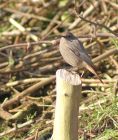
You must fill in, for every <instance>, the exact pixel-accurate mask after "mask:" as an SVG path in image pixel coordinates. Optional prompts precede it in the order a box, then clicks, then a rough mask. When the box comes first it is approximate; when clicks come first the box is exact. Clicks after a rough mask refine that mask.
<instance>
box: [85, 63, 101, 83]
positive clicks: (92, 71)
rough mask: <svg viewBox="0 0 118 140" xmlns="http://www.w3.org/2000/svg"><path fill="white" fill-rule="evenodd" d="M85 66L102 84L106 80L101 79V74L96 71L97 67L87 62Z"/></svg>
mask: <svg viewBox="0 0 118 140" xmlns="http://www.w3.org/2000/svg"><path fill="white" fill-rule="evenodd" d="M85 67H86V68H87V69H88V70H89V71H90V72H91V73H93V74H94V75H95V76H96V77H97V78H98V79H99V80H100V82H101V83H102V84H104V82H103V81H102V80H101V78H100V77H99V75H98V74H97V72H96V71H95V68H94V67H93V66H89V65H88V64H87V63H85Z"/></svg>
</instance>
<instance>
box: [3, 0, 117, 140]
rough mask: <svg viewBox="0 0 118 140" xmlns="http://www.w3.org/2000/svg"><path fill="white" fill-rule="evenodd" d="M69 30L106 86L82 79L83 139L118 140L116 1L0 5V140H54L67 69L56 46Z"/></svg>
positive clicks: (18, 0) (28, 0) (35, 0)
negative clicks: (58, 87)
mask: <svg viewBox="0 0 118 140" xmlns="http://www.w3.org/2000/svg"><path fill="white" fill-rule="evenodd" d="M67 30H69V31H71V32H72V33H73V34H74V35H75V36H77V37H78V38H79V40H81V41H82V42H83V45H84V46H85V48H86V49H87V51H88V53H89V54H90V57H91V58H92V59H93V62H94V63H95V65H96V67H97V71H98V73H99V76H100V77H101V79H102V80H103V81H104V84H101V83H100V82H99V80H98V79H97V78H96V77H95V76H94V75H93V74H91V73H89V72H85V73H84V75H83V77H82V101H81V106H80V114H79V116H78V117H79V119H80V127H79V130H78V134H79V139H80V140H117V139H118V1H117V0H97V1H96V0H76V1H74V0H8V1H6V0H0V104H1V105H0V140H23V139H25V140H34V139H36V138H37V139H38V138H40V140H47V139H49V138H50V137H51V135H52V130H53V120H54V109H55V99H56V91H55V73H56V70H57V69H60V68H66V67H69V65H68V64H66V63H65V61H64V60H63V58H62V56H61V55H60V52H59V47H58V46H59V40H60V38H61V35H63V33H65V31H67ZM82 73H83V71H82V72H81V71H80V74H82Z"/></svg>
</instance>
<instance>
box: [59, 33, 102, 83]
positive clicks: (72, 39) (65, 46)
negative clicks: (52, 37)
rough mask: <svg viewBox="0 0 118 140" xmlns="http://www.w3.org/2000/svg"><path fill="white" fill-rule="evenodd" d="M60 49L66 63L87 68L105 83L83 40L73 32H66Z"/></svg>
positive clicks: (79, 67) (61, 40)
mask: <svg viewBox="0 0 118 140" xmlns="http://www.w3.org/2000/svg"><path fill="white" fill-rule="evenodd" d="M59 51H60V53H61V55H62V57H63V59H64V60H65V62H66V63H68V64H69V65H71V66H72V67H73V68H78V69H82V68H86V69H87V70H89V71H90V72H91V73H93V74H94V75H95V76H96V77H97V78H98V79H99V81H100V82H101V83H103V81H102V80H101V78H100V77H99V75H98V73H97V72H96V67H95V65H94V64H93V62H92V60H91V58H90V56H89V55H88V53H87V51H86V49H85V48H84V46H83V44H82V42H81V41H80V40H79V39H78V38H77V37H76V36H74V35H73V34H72V33H71V32H66V34H65V35H64V36H61V39H60V43H59Z"/></svg>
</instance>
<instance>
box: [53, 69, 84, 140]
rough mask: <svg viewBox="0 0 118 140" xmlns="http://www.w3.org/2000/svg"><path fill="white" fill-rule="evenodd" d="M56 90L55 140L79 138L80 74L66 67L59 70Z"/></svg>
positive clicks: (74, 139)
mask: <svg viewBox="0 0 118 140" xmlns="http://www.w3.org/2000/svg"><path fill="white" fill-rule="evenodd" d="M56 91H57V98H56V109H55V119H54V129H53V140H78V124H79V122H78V113H79V104H80V98H81V79H80V76H79V75H78V74H75V73H72V72H69V71H67V70H64V69H60V70H57V72H56Z"/></svg>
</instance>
